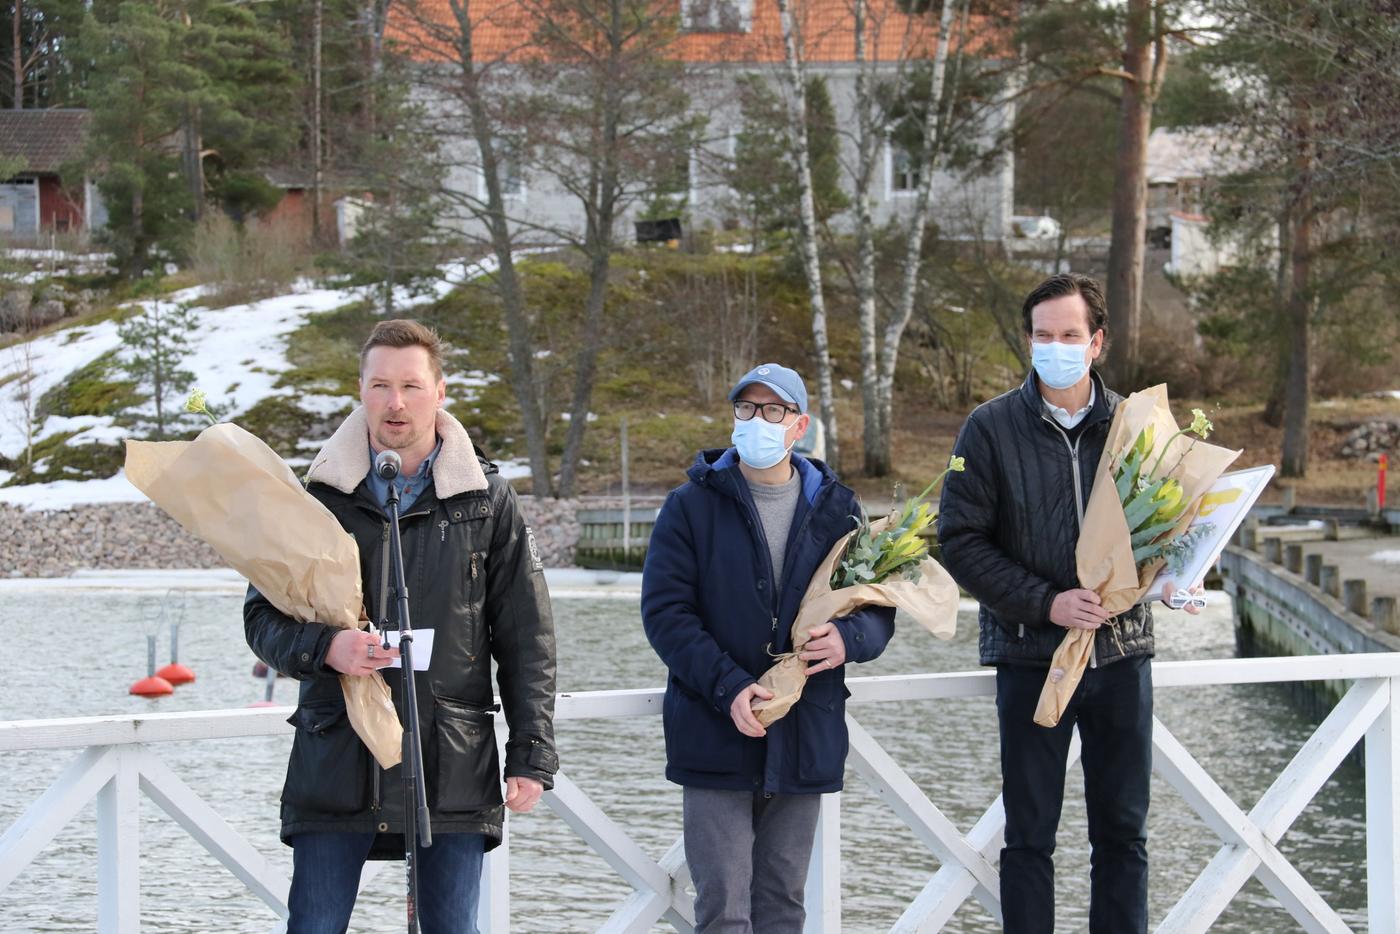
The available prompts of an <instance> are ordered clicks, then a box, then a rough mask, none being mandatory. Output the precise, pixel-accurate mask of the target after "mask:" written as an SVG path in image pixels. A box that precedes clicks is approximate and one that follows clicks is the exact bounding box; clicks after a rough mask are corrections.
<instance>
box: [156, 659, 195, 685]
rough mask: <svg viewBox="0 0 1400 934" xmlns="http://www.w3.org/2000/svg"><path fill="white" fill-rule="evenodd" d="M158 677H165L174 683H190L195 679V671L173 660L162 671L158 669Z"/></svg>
mask: <svg viewBox="0 0 1400 934" xmlns="http://www.w3.org/2000/svg"><path fill="white" fill-rule="evenodd" d="M156 677H159V678H164V679H165V680H166V681H169V682H170V683H171V684H172V685H180V684H189V683H190V682H191V681H193V680H194V672H193V671H190V670H189V669H188V668H186V667H185V666H184V665H181V664H180V663H179V662H171V663H170V664H169V665H166V666H165V667H164V668H162V669H161V670H160V671H157V672H156Z"/></svg>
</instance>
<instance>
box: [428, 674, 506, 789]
mask: <svg viewBox="0 0 1400 934" xmlns="http://www.w3.org/2000/svg"><path fill="white" fill-rule="evenodd" d="M433 719H434V724H435V726H436V728H437V730H436V743H435V748H436V753H437V767H436V769H435V772H434V774H435V777H436V783H435V785H436V787H435V788H434V789H433V790H434V791H435V792H436V794H435V802H434V808H435V810H438V811H479V810H483V809H485V808H493V807H495V806H496V805H498V804H500V803H501V802H502V798H501V768H500V759H499V756H498V754H497V752H496V730H495V716H494V714H493V713H492V711H490V710H484V709H482V708H480V707H473V706H470V705H468V704H464V703H462V702H461V701H454V700H448V699H446V698H442V697H439V698H437V699H436V710H435V712H434V716H433Z"/></svg>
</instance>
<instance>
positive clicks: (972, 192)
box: [420, 65, 1015, 242]
mask: <svg viewBox="0 0 1400 934" xmlns="http://www.w3.org/2000/svg"><path fill="white" fill-rule="evenodd" d="M808 70H809V73H810V74H811V75H813V76H816V75H820V76H822V77H824V78H826V80H827V86H828V89H829V91H830V94H831V99H832V105H833V109H834V111H835V117H836V125H837V126H838V127H840V128H850V127H854V126H855V123H856V121H855V116H854V114H855V71H854V68H852V67H851V66H841V65H836V66H824V65H809V66H808ZM754 73H758V74H763V75H764V76H765V77H766V78H767V80H768V81H769V82H770V85H771V86H772V87H773V88H774V89H775V91H778V90H780V89H781V84H779V83H778V71H777V68H776V67H775V66H771V65H770V66H744V67H740V66H726V67H724V68H708V69H705V70H704V71H701V70H699V69H696V70H695V72H694V73H693V74H692V75H691V78H690V80H691V85H692V87H691V94H692V99H693V108H694V111H695V112H697V113H699V114H701V115H703V116H704V117H705V118H706V121H707V126H706V129H705V132H704V133H703V136H702V141H701V144H700V147H699V148H698V149H697V151H696V152H695V153H694V154H693V155H692V157H691V181H690V192H689V199H688V202H689V203H688V206H687V210H686V212H685V213H686V218H685V220H686V227H687V229H688V230H698V229H704V228H707V227H709V228H715V229H718V228H723V227H725V226H733V225H734V224H736V223H739V222H740V219H741V212H740V211H739V210H738V205H737V204H736V202H735V200H734V198H733V195H732V193H731V192H730V191H729V189H728V187H727V185H726V184H725V183H724V178H723V174H722V172H723V166H724V165H725V164H727V163H728V162H729V161H730V160H731V159H732V156H733V147H734V137H735V135H736V133H737V132H738V131H739V129H740V127H741V126H742V119H741V115H740V108H739V102H738V94H737V92H736V84H737V82H738V80H739V79H740V78H741V77H743V76H745V75H748V74H754ZM497 93H499V89H497ZM420 94H421V95H422V99H423V100H425V101H427V100H432V99H433V94H432V92H431V91H429V90H428V89H426V88H424V89H422V90H421V91H420ZM455 107H456V105H455V103H453V102H447V103H443V102H441V101H440V100H439V101H438V102H437V103H435V104H434V105H433V109H434V110H435V111H436V113H437V114H438V116H439V125H441V126H443V127H452V128H453V129H452V130H451V135H450V136H449V135H447V134H446V132H445V133H444V135H443V136H441V137H440V138H439V144H440V146H441V147H442V149H443V152H444V154H445V156H446V162H447V164H448V165H449V166H450V171H449V172H448V180H447V185H448V187H449V188H450V189H451V190H453V191H454V192H457V193H458V194H459V195H463V196H466V197H476V198H479V199H480V200H481V201H482V202H483V203H484V200H485V199H484V192H483V191H482V187H481V186H482V181H481V178H482V176H481V171H480V163H479V156H478V155H477V147H476V143H475V142H474V141H473V140H472V139H470V138H469V137H468V136H467V135H466V129H465V128H466V126H467V121H466V119H465V115H455V114H454V113H453V111H454V109H455ZM1014 114H1015V110H1014V104H1013V103H1010V102H1007V103H1004V104H1002V105H1000V106H998V107H995V108H993V109H991V110H990V112H989V117H988V120H987V125H986V126H985V127H984V131H983V133H982V134H981V135H980V140H979V142H980V143H981V144H982V145H984V146H985V145H989V144H990V141H991V140H993V139H995V138H996V136H997V134H998V133H1000V132H1002V131H1003V130H1004V129H1005V128H1006V127H1008V126H1009V125H1010V122H1011V121H1012V120H1013V119H1014ZM841 148H842V154H841V158H842V164H843V179H842V184H843V187H844V188H845V190H846V191H847V192H848V193H849V192H850V191H851V190H852V188H853V184H852V178H851V174H850V171H849V170H850V169H851V168H852V167H853V165H854V161H855V141H854V138H853V136H851V134H850V133H849V132H845V131H844V130H843V132H842V133H841ZM536 158H539V156H538V154H536ZM890 169H891V160H890V157H889V153H888V147H885V148H884V149H883V150H882V152H881V155H880V166H879V169H878V170H877V173H876V178H875V183H874V185H873V186H872V187H873V191H872V201H873V205H872V207H873V212H874V217H875V220H876V223H878V224H883V223H885V222H887V221H889V220H891V219H894V218H898V217H905V216H907V215H908V213H909V212H910V211H911V210H913V208H914V204H915V200H916V199H915V197H914V193H913V192H907V193H906V192H900V191H895V190H893V189H892V187H891V184H892V179H891V172H890ZM1014 171H1015V170H1014V163H1013V159H1012V156H1011V154H1010V152H1005V153H1004V154H1003V155H1001V156H1000V157H999V158H998V159H997V161H996V164H995V166H994V167H993V168H992V169H991V170H989V171H985V172H982V173H980V174H976V175H962V174H955V173H951V172H946V171H940V172H938V173H937V174H936V175H935V177H934V186H933V192H932V197H931V199H930V217H931V220H932V222H933V223H934V224H936V225H937V227H938V228H939V230H940V231H941V232H942V234H943V235H944V236H949V237H956V238H979V239H987V240H1000V239H1002V238H1003V237H1004V236H1006V233H1007V231H1009V229H1010V218H1011V214H1012V201H1013V187H1014ZM523 188H524V190H523V192H521V193H520V194H519V195H518V196H516V197H510V198H507V209H508V212H509V214H510V215H511V217H512V219H513V227H514V229H515V231H516V233H517V236H518V238H519V239H520V240H521V241H522V242H550V241H551V240H554V241H557V240H558V239H559V237H558V236H557V235H551V233H550V232H551V231H561V230H562V231H570V232H572V233H573V234H575V235H579V234H581V233H582V232H583V230H584V224H585V219H584V214H583V210H582V207H581V205H580V204H579V201H578V199H577V198H576V197H574V196H573V195H571V194H570V193H568V192H567V191H565V190H563V188H562V187H560V186H559V184H558V182H557V180H556V179H555V178H554V177H553V176H552V175H550V174H549V173H547V172H542V171H539V170H534V171H530V170H527V171H526V172H525V173H524V185H523ZM645 207H646V199H645V198H643V199H639V200H637V201H636V202H635V203H634V204H633V205H632V206H631V208H630V210H629V211H628V212H627V213H626V214H625V215H624V216H622V217H620V218H619V219H618V222H617V231H616V234H617V236H618V238H619V241H620V242H630V241H631V239H632V236H633V231H632V222H633V220H634V219H635V216H636V215H637V213H638V212H640V211H641V210H643V209H644V208H645ZM447 210H448V211H449V212H452V211H453V210H454V209H453V208H451V207H450V206H449V207H448V208H447ZM456 213H457V216H456V217H449V218H445V220H448V221H450V223H451V225H452V226H454V227H456V228H458V229H460V230H461V231H462V232H463V234H465V235H467V236H471V237H478V238H483V239H484V237H485V233H486V231H485V225H484V224H483V223H482V222H481V221H479V220H478V219H476V218H474V217H472V216H471V215H470V212H468V211H463V210H460V209H456ZM852 222H853V215H852V213H851V212H849V211H848V212H846V213H844V214H842V215H839V216H837V217H835V218H833V219H832V226H833V227H834V228H835V229H837V230H849V229H850V227H851V225H852Z"/></svg>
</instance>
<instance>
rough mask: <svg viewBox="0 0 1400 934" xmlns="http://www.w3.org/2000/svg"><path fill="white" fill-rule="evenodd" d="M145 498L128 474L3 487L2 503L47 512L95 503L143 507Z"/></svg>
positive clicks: (1, 490) (0, 498)
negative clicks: (135, 504) (140, 504)
mask: <svg viewBox="0 0 1400 934" xmlns="http://www.w3.org/2000/svg"><path fill="white" fill-rule="evenodd" d="M145 501H146V494H145V493H142V492H141V491H140V490H138V489H136V487H134V486H132V485H131V484H130V483H128V482H127V479H126V471H125V470H122V471H118V472H117V475H116V476H115V477H108V478H107V479H105V480H54V481H52V482H50V483H31V484H28V485H27V486H7V487H0V503H8V504H9V505H11V506H20V507H22V508H24V509H28V510H30V511H39V512H48V511H51V510H53V511H59V510H66V509H72V508H73V507H74V506H87V505H90V504H92V503H144V502H145Z"/></svg>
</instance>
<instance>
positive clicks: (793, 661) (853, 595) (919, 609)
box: [753, 516, 958, 727]
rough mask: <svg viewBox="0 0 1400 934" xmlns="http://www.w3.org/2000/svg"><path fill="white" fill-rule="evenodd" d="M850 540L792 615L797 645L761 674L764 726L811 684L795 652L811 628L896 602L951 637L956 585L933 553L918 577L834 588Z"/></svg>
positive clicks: (877, 525) (756, 706)
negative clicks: (765, 691) (769, 694)
mask: <svg viewBox="0 0 1400 934" xmlns="http://www.w3.org/2000/svg"><path fill="white" fill-rule="evenodd" d="M893 518H894V517H892V516H887V517H886V518H884V519H879V520H877V521H875V522H873V523H871V531H873V532H874V533H875V534H877V535H878V534H879V533H880V532H882V531H884V529H885V527H886V526H887V525H888V524H889V522H891V521H892V520H893ZM854 534H856V533H854V532H852V533H851V535H854ZM850 541H851V536H850V535H848V536H846V537H845V538H843V539H841V541H839V542H837V543H836V545H835V546H833V547H832V549H831V551H829V552H828V553H827V556H826V557H825V558H824V559H823V560H822V563H821V566H819V567H818V568H817V570H816V573H814V574H813V575H812V580H811V583H809V584H808V585H807V592H806V593H805V594H804V595H803V596H802V603H801V604H800V605H799V606H798V608H797V618H796V619H794V620H793V621H792V646H793V650H792V651H791V652H789V653H786V654H784V655H781V656H779V661H778V663H777V664H776V665H774V666H773V667H772V668H769V669H768V670H767V671H765V672H764V673H763V676H762V677H760V678H759V679H758V683H759V684H761V685H762V686H763V687H765V688H767V689H768V690H770V691H772V692H773V697H772V698H771V699H769V700H756V701H754V702H753V711H754V714H755V716H757V718H758V722H759V723H761V724H763V725H764V727H768V726H771V725H772V724H773V723H774V722H776V721H778V720H781V719H782V718H783V716H784V715H785V714H787V712H788V711H789V710H791V709H792V705H793V704H796V703H797V701H798V700H799V699H800V698H801V697H802V689H803V688H804V687H806V685H807V662H804V661H803V660H802V659H800V658H798V657H797V653H799V652H801V651H802V647H803V646H804V645H806V644H807V640H808V639H809V638H811V635H810V634H811V632H812V630H813V629H815V628H816V627H817V626H820V625H821V624H822V623H825V622H828V621H830V620H833V619H836V618H838V617H841V616H846V615H848V614H850V613H853V612H855V611H856V610H858V609H860V608H861V607H864V606H892V607H896V608H898V609H901V610H903V611H904V612H905V613H908V614H909V615H910V616H912V617H913V618H914V619H915V620H917V621H918V622H919V624H920V625H922V626H923V627H924V628H925V629H927V630H928V631H929V632H931V633H933V634H934V635H935V636H937V637H938V638H940V639H951V638H952V637H953V632H954V631H955V630H956V628H957V622H958V585H957V584H955V583H953V578H951V577H950V576H948V572H947V571H945V570H943V565H941V564H939V563H938V562H937V561H935V560H934V559H933V558H925V559H924V560H923V561H921V562H920V563H919V565H918V568H919V579H918V581H910V580H904V579H899V580H892V581H887V582H886V583H883V584H856V585H855V586H853V587H842V588H841V589H839V590H832V589H831V574H832V571H833V570H835V568H836V565H837V563H838V562H839V561H840V560H841V556H842V555H844V554H845V553H846V546H847V545H848V544H849V543H850Z"/></svg>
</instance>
